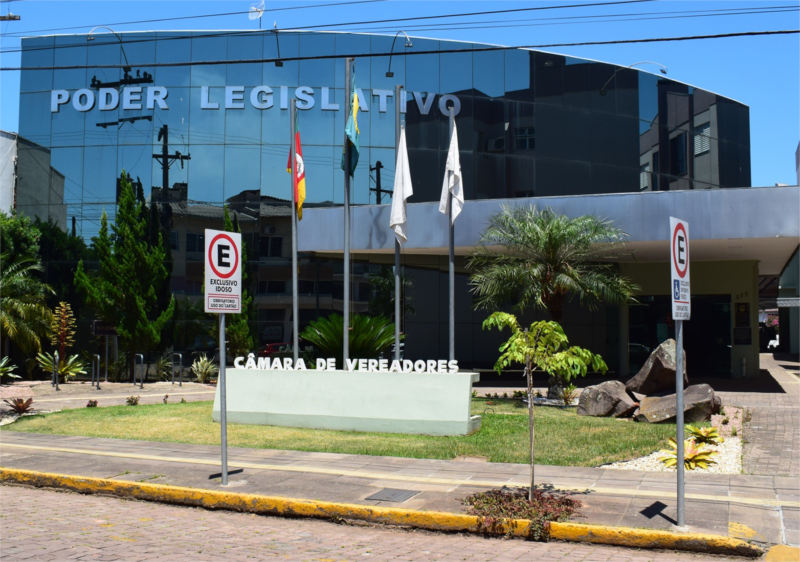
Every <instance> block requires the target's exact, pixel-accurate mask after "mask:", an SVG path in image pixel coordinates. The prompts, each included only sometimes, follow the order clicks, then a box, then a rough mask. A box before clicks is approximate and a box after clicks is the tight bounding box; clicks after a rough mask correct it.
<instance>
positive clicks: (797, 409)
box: [720, 353, 800, 494]
mask: <svg viewBox="0 0 800 562" xmlns="http://www.w3.org/2000/svg"><path fill="white" fill-rule="evenodd" d="M797 365H798V363H797V361H796V360H795V361H791V360H789V359H788V358H784V359H782V360H775V359H774V358H773V356H772V354H768V353H762V354H761V369H762V371H768V372H769V374H770V375H771V377H772V378H773V379H774V381H775V382H777V383H778V385H779V386H780V389H781V390H782V392H721V393H720V395H721V396H722V400H723V402H724V403H726V404H733V405H736V406H743V407H745V408H747V409H748V411H749V412H750V414H751V421H750V423H749V424H748V425H747V426H746V428H745V436H746V442H745V445H744V455H743V457H744V472H745V473H746V474H764V475H773V474H780V475H783V476H794V477H795V478H798V482H800V379H798V377H797V376H796V375H794V374H792V370H794V371H796V370H797ZM759 390H761V389H759ZM799 487H800V485H799ZM798 494H800V492H798Z"/></svg>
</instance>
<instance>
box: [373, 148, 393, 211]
mask: <svg viewBox="0 0 800 562" xmlns="http://www.w3.org/2000/svg"><path fill="white" fill-rule="evenodd" d="M370 157H371V159H372V160H371V162H370V167H371V168H372V170H371V171H370V189H371V190H374V191H370V193H369V200H368V203H369V204H371V205H375V204H377V203H378V192H377V189H378V186H379V184H378V177H379V174H378V162H380V164H381V168H380V189H381V205H390V204H391V203H392V199H391V197H390V196H389V194H388V193H383V191H392V190H393V189H394V177H395V172H396V170H395V151H394V149H393V148H372V149H370Z"/></svg>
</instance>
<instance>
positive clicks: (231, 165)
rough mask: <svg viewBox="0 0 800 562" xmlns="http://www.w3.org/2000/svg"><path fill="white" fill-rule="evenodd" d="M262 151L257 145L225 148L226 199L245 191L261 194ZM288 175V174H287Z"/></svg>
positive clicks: (228, 146)
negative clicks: (254, 191)
mask: <svg viewBox="0 0 800 562" xmlns="http://www.w3.org/2000/svg"><path fill="white" fill-rule="evenodd" d="M260 153H261V150H260V148H259V147H258V146H257V145H248V146H237V145H227V146H226V147H225V199H226V200H227V199H230V198H231V197H236V196H237V195H239V194H240V193H242V192H243V191H249V190H256V191H257V192H259V193H260V191H261V190H260V185H259V184H260V183H261V155H260ZM287 175H288V174H287Z"/></svg>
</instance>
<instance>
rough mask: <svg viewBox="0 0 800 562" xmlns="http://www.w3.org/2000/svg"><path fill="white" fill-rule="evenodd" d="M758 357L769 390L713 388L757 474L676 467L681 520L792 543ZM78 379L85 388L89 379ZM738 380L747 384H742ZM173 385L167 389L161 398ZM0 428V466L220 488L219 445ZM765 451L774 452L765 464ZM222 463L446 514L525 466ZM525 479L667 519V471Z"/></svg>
mask: <svg viewBox="0 0 800 562" xmlns="http://www.w3.org/2000/svg"><path fill="white" fill-rule="evenodd" d="M764 366H765V368H767V369H769V372H770V373H771V374H772V379H771V380H772V383H771V384H773V385H775V384H776V382H777V385H778V388H780V389H783V392H778V391H777V390H775V389H772V388H771V389H770V391H769V392H735V391H722V392H720V395H721V396H722V398H723V401H724V402H725V403H726V404H732V405H741V406H745V407H747V408H749V409H750V410H751V411H752V413H753V421H752V422H751V424H750V427H748V428H747V431H746V433H745V437H746V439H747V440H748V444H747V447H749V452H748V453H746V454H750V455H752V458H753V459H754V460H753V461H752V465H748V466H751V469H750V471H751V472H756V471H758V472H760V474H759V475H714V474H693V473H689V474H687V486H686V492H687V509H686V513H687V523H688V524H689V526H690V527H691V528H692V530H693V531H697V532H709V533H714V534H721V535H729V536H734V537H737V538H745V539H754V540H758V541H762V542H766V543H773V544H781V543H783V544H791V545H800V480H798V477H797V472H795V471H796V469H797V456H798V455H797V454H795V451H800V446H798V444H797V443H798V424H797V422H796V418H793V417H792V416H796V415H797V410H798V408H797V401H798V396H800V394H799V393H798V391H800V388H798V384H797V382H796V377H795V376H794V375H793V374H791V373H789V372H787V371H785V370H784V369H783V368H782V365H778V364H777V363H774V364H770V363H769V360H767V361H765V362H764ZM773 379H774V380H773ZM80 386H81V385H75V390H72V389H71V390H70V392H69V393H68V394H65V395H64V396H65V399H67V400H73V401H76V400H83V399H84V398H83V396H78V395H79V394H81V393H80V392H79V390H82V389H81V388H80ZM123 387H124V388H119V391H121V392H119V391H118V392H117V394H114V392H112V391H111V389H110V390H109V394H108V399H109V400H116V399H120V400H123V401H124V397H125V396H128V395H130V394H129V392H130V389H131V387H132V385H123ZM166 387H169V388H166ZM85 388H87V389H88V390H89V391H92V390H93V389H92V388H91V387H90V386H89V385H85ZM145 388H146V389H148V390H149V392H148V394H147V395H145V394H144V393H142V401H143V402H145V397H147V398H148V399H150V400H151V401H158V400H160V398H161V397H162V396H163V394H162V392H163V393H169V390H171V385H169V384H168V383H157V384H150V385H146V386H145ZM184 388H186V386H184ZM193 388H196V389H197V390H190V393H193V394H196V395H197V396H199V397H200V398H198V399H206V400H207V399H210V395H211V394H212V393H213V390H212V389H210V388H208V387H200V385H195V386H194V387H193ZM742 388H745V389H747V390H749V387H748V386H747V385H743V386H742ZM175 389H178V387H177V386H176V387H175ZM772 390H775V391H772ZM94 392H98V391H94ZM100 392H104V391H99V392H98V394H99V393H100ZM178 392H179V391H178ZM178 392H176V391H173V393H170V395H171V397H172V396H177V395H178ZM203 392H208V393H209V394H205V395H204V394H202V393H203ZM67 396H69V398H66V397H67ZM45 399H46V400H48V399H53V400H55V399H54V398H50V397H47V398H45ZM58 399H61V398H60V397H59V398H58ZM187 400H188V398H187ZM67 407H69V406H67ZM73 407H74V406H73ZM0 437H1V439H2V442H1V443H0V465H2V466H6V467H13V468H21V469H29V470H39V471H44V472H57V473H66V474H71V475H78V476H95V477H101V478H115V479H119V480H134V481H147V482H152V483H159V484H172V485H179V486H187V487H193V488H201V489H214V490H219V489H221V486H220V481H219V475H218V472H219V454H220V451H219V447H215V446H202V445H185V444H175V443H157V442H144V441H127V440H126V441H123V440H113V439H96V438H88V437H67V436H57V435H38V434H28V433H15V432H10V431H3V432H2V433H1V434H0ZM790 449H793V450H791V451H790ZM787 453H789V454H787ZM745 458H746V459H747V456H746V457H745ZM774 459H777V462H776V463H775V464H774V465H772V464H770V463H772V461H773V460H774ZM229 467H230V470H231V482H230V485H229V489H231V490H233V491H240V492H249V493H257V494H263V495H272V496H283V497H292V498H300V499H312V500H324V501H332V502H347V503H356V504H364V505H387V506H395V507H403V508H410V509H421V510H437V511H449V512H456V513H461V512H462V506H461V504H460V500H461V498H463V497H464V496H466V495H468V494H471V493H474V492H477V491H481V490H485V489H487V488H491V487H499V486H503V485H508V486H524V485H526V484H527V482H528V467H527V466H526V465H517V464H501V463H487V462H464V461H441V460H430V459H405V458H393V457H373V456H365V455H343V454H330V453H307V452H299V451H281V450H267V449H244V448H230V449H229ZM215 475H216V476H215ZM536 481H537V484H538V485H540V486H542V487H543V488H545V489H551V490H554V491H564V492H570V493H575V494H577V496H578V498H579V499H580V500H581V501H582V502H583V504H584V508H583V513H584V515H585V518H584V519H583V520H582V521H583V522H587V523H598V524H600V523H602V524H606V525H621V526H629V527H646V528H659V529H671V528H672V527H673V525H674V524H675V517H676V509H675V499H674V494H675V475H674V474H673V473H648V472H639V471H623V470H613V469H604V468H572V467H558V466H537V467H536ZM384 488H390V489H403V490H413V491H415V492H417V493H416V494H415V495H413V496H412V497H411V498H410V499H407V500H405V501H400V502H381V501H375V500H368V499H367V498H368V497H369V496H371V495H372V494H374V493H375V492H378V491H380V490H383V489H384Z"/></svg>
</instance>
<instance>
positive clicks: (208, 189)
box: [159, 144, 225, 203]
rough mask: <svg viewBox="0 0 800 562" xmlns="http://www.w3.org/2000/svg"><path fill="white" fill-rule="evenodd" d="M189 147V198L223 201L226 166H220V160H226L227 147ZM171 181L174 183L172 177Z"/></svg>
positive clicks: (196, 145)
mask: <svg viewBox="0 0 800 562" xmlns="http://www.w3.org/2000/svg"><path fill="white" fill-rule="evenodd" d="M189 148H190V150H191V154H192V160H191V162H189V164H188V166H187V168H188V170H189V174H188V180H189V190H188V191H189V192H188V196H189V199H192V200H194V201H199V202H207V203H222V201H223V200H224V191H223V182H224V178H223V171H224V170H225V167H224V166H220V162H224V159H225V147H224V146H223V145H200V144H192V145H191V146H190V147H189ZM159 183H161V182H159ZM170 183H172V178H171V177H170Z"/></svg>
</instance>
